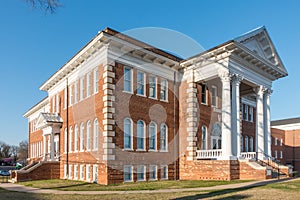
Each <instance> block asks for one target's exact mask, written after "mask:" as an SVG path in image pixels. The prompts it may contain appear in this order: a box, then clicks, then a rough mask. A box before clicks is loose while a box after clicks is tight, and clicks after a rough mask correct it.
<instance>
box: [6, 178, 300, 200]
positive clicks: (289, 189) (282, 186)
mask: <svg viewBox="0 0 300 200" xmlns="http://www.w3.org/2000/svg"><path fill="white" fill-rule="evenodd" d="M0 187H1V185H0ZM299 195H300V181H291V182H285V183H274V184H269V185H266V186H260V187H253V188H240V189H225V190H215V191H201V192H197V191H195V192H174V193H163V194H160V193H155V194H147V193H143V192H141V193H140V194H124V193H122V194H114V195H54V194H27V193H19V192H8V191H4V190H1V188H0V199H1V200H2V199H22V200H38V199H39V200H40V199H41V200H56V199H57V200H68V199H70V198H72V200H77V199H78V200H79V199H80V200H85V199H91V200H96V199H106V200H115V199H120V200H121V199H131V200H139V199H146V200H152V199H177V200H189V199H191V200H196V199H223V200H227V199H270V200H274V199H287V200H290V199H291V200H295V199H298V197H299Z"/></svg>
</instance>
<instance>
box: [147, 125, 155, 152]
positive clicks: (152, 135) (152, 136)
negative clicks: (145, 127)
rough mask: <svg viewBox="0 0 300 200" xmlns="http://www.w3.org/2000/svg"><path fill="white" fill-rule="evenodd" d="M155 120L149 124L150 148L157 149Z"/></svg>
mask: <svg viewBox="0 0 300 200" xmlns="http://www.w3.org/2000/svg"><path fill="white" fill-rule="evenodd" d="M156 127H157V126H156V123H155V122H150V125H149V150H154V151H155V150H156V137H157V128H156Z"/></svg>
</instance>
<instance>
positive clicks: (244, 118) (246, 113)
mask: <svg viewBox="0 0 300 200" xmlns="http://www.w3.org/2000/svg"><path fill="white" fill-rule="evenodd" d="M248 110H249V106H248V105H247V104H243V120H245V121H248V117H249V114H248V113H249V112H248Z"/></svg>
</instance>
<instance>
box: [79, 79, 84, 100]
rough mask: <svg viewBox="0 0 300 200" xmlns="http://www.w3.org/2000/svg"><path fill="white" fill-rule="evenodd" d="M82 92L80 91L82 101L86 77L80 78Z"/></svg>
mask: <svg viewBox="0 0 300 200" xmlns="http://www.w3.org/2000/svg"><path fill="white" fill-rule="evenodd" d="M79 84H80V93H79V99H80V101H82V100H83V99H84V77H81V78H80V83H79Z"/></svg>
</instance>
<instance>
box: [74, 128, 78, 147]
mask: <svg viewBox="0 0 300 200" xmlns="http://www.w3.org/2000/svg"><path fill="white" fill-rule="evenodd" d="M74 137H75V138H74V151H78V126H77V124H76V125H75V136H74Z"/></svg>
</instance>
